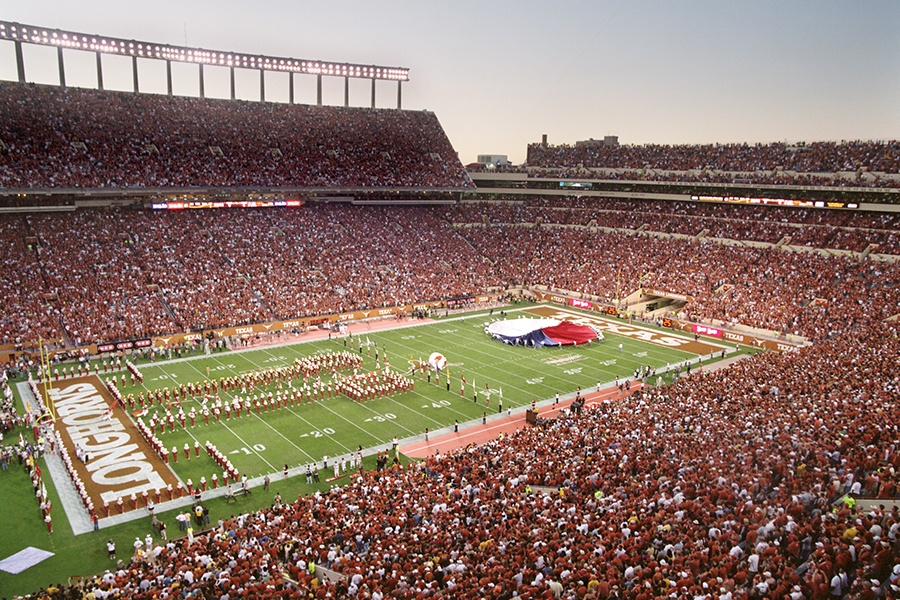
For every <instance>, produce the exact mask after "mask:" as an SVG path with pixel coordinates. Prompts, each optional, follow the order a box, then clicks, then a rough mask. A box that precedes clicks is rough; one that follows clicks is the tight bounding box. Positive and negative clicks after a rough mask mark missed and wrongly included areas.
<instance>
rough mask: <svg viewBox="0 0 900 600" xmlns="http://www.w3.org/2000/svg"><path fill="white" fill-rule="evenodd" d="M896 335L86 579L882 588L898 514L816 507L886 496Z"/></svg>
mask: <svg viewBox="0 0 900 600" xmlns="http://www.w3.org/2000/svg"><path fill="white" fill-rule="evenodd" d="M897 333H898V331H897V327H896V324H893V325H885V324H883V323H877V322H874V321H870V322H868V323H865V324H860V325H859V326H858V327H857V329H856V330H854V331H853V332H850V333H848V334H844V335H837V336H835V337H834V338H832V339H830V340H827V341H824V342H821V343H820V344H817V345H816V346H814V347H810V348H806V349H802V350H798V351H796V352H792V353H786V354H761V355H757V356H755V357H753V358H750V359H748V360H746V361H744V362H741V363H739V364H737V365H735V366H733V367H731V368H729V369H725V370H721V371H717V372H714V373H711V374H700V375H698V374H696V373H695V374H694V375H693V376H691V377H688V378H685V379H682V380H680V381H678V382H677V383H676V384H674V385H673V386H670V387H667V388H664V389H661V390H659V391H656V390H653V391H649V392H642V393H640V394H638V395H637V396H635V397H632V398H631V399H630V400H629V401H628V402H618V403H609V404H601V405H596V406H594V407H589V409H588V410H587V411H586V412H584V413H582V414H581V415H568V416H562V417H560V418H559V419H557V420H555V421H554V422H553V423H551V424H548V425H546V428H532V429H524V430H519V431H518V432H517V433H516V434H514V435H512V436H510V437H507V438H504V439H501V440H497V441H494V442H490V443H487V444H484V445H482V446H480V447H478V448H474V449H468V450H461V451H457V452H453V453H451V454H448V455H444V456H441V455H437V456H434V457H431V458H428V459H426V460H425V461H424V462H421V463H412V464H411V465H410V466H409V467H408V468H407V469H405V470H404V469H403V468H402V467H397V466H395V467H392V468H390V469H388V470H387V471H383V472H382V471H367V472H364V473H363V474H362V476H361V477H360V478H359V479H357V480H356V481H354V482H353V483H351V484H349V485H347V486H344V487H341V488H334V489H332V490H331V491H330V492H326V493H324V494H321V493H317V494H315V495H311V496H301V497H300V498H298V499H297V500H296V501H294V502H289V503H286V504H281V503H279V502H276V503H275V504H274V505H273V506H272V507H271V508H269V509H265V510H261V511H258V512H254V513H250V514H245V515H241V516H239V517H237V518H231V519H229V520H227V521H224V522H223V524H222V526H221V527H220V528H215V529H214V530H212V531H210V532H209V533H208V534H206V535H203V536H200V537H197V538H195V539H194V541H193V543H192V544H190V545H189V544H188V542H187V540H185V539H184V538H182V539H179V540H173V541H169V542H166V543H165V544H164V543H163V542H159V544H158V545H157V547H156V551H155V553H154V557H153V559H152V560H149V561H147V560H146V559H145V560H138V561H135V562H132V563H131V564H130V565H124V566H122V567H120V568H119V569H118V570H113V571H112V572H107V573H106V574H103V575H98V576H97V577H95V578H93V579H89V580H88V581H87V582H86V586H87V588H88V589H90V588H95V595H96V597H98V598H108V597H114V596H115V595H119V596H127V597H130V598H137V599H142V598H154V597H165V596H166V595H173V594H194V593H198V594H201V595H203V596H205V597H225V595H227V596H228V597H229V598H234V597H254V598H257V597H258V598H269V597H271V598H276V597H277V598H284V597H290V598H305V597H315V598H325V597H331V598H375V599H383V598H409V599H413V598H415V599H420V598H436V597H450V598H461V599H465V598H502V599H510V598H513V597H518V598H526V599H527V598H553V597H557V598H560V597H561V598H568V599H582V598H590V599H598V600H600V599H603V600H605V599H618V598H633V599H635V600H651V599H663V598H700V599H705V600H737V599H742V600H749V599H755V598H794V599H798V600H799V599H800V598H809V599H822V600H824V599H826V598H836V597H848V598H874V597H876V596H885V595H886V597H896V593H897V589H898V588H897V587H896V585H897V581H896V578H897V572H898V571H897V569H898V567H897V565H898V564H900V539H898V536H900V512H898V511H897V509H896V508H894V509H879V508H875V509H867V510H866V511H858V510H856V509H855V508H854V507H853V506H852V503H851V504H844V503H839V504H838V505H837V506H836V505H834V502H835V501H836V500H838V499H839V498H841V497H842V496H843V495H844V494H845V493H846V492H849V491H854V492H855V493H856V494H857V495H866V496H870V497H874V498H882V499H885V500H888V499H893V498H896V497H897V492H898V487H897V486H898V481H900V473H898V471H900V452H898V445H897V442H898V441H900V437H898V435H900V433H898V429H897V425H896V424H897V423H898V422H900V407H898V405H897V402H896V397H897V394H898V393H900V384H898V382H897V379H896V357H897V356H898V354H900V342H898V336H897ZM860 337H864V338H865V340H866V341H865V343H863V344H860V343H859V341H860ZM312 564H314V565H317V566H319V567H325V568H327V569H330V570H332V571H334V572H337V573H338V574H340V575H341V576H342V577H341V579H340V580H338V581H337V582H336V583H335V582H331V581H329V580H327V579H325V578H322V579H320V578H317V577H316V576H314V575H313V574H312V573H311V571H310V569H309V566H310V565H312ZM842 576H843V578H842ZM892 577H893V578H894V580H893V581H892V580H891V578H892ZM892 585H893V586H894V587H892ZM62 593H63V592H62V591H58V590H57V589H54V590H53V591H52V592H45V591H43V590H42V591H41V592H40V593H38V594H37V595H36V596H35V597H38V598H57V597H62V595H61V594H62Z"/></svg>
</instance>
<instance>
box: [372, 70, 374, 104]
mask: <svg viewBox="0 0 900 600" xmlns="http://www.w3.org/2000/svg"><path fill="white" fill-rule="evenodd" d="M372 108H375V78H374V77H373V78H372Z"/></svg>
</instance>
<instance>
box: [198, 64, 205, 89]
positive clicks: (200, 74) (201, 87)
mask: <svg viewBox="0 0 900 600" xmlns="http://www.w3.org/2000/svg"><path fill="white" fill-rule="evenodd" d="M198 66H199V67H200V71H199V77H200V97H201V98H206V89H205V88H204V87H203V63H200V64H199V65H198Z"/></svg>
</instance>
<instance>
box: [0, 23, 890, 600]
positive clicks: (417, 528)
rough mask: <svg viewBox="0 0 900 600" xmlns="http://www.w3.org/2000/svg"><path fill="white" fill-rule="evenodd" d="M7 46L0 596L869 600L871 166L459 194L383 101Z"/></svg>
mask: <svg viewBox="0 0 900 600" xmlns="http://www.w3.org/2000/svg"><path fill="white" fill-rule="evenodd" d="M0 44H5V45H6V46H5V47H8V48H11V49H12V50H13V53H14V55H15V59H16V60H15V72H16V74H17V77H16V78H15V79H14V80H9V81H0V245H2V257H3V258H2V261H0V265H2V269H0V289H2V290H3V292H2V294H3V311H2V319H0V362H2V364H3V366H4V368H3V371H2V373H0V385H2V391H3V399H2V406H0V424H2V440H0V447H2V456H0V459H2V474H0V490H2V492H3V498H4V502H3V506H4V509H3V510H2V511H0V523H2V528H0V531H2V533H0V597H4V598H13V597H15V598H18V597H28V598H40V599H55V598H91V599H94V598H99V599H104V600H105V599H107V598H129V599H131V598H134V599H144V598H146V599H162V598H209V599H213V598H218V599H225V600H233V599H235V598H371V599H377V600H381V599H384V598H410V599H413V598H415V599H424V598H473V599H474V598H479V599H480V598H496V599H511V598H532V599H533V598H567V599H582V598H590V599H597V600H605V599H613V598H615V599H626V598H627V599H634V600H655V599H663V598H675V599H681V598H693V599H701V600H738V599H747V600H750V599H756V598H759V599H762V598H773V599H783V598H790V599H791V600H800V599H802V598H806V599H825V598H878V597H885V598H896V597H897V594H898V584H900V582H898V578H900V539H898V538H900V509H898V507H900V490H898V481H900V473H898V470H900V427H898V424H900V403H898V398H900V359H898V357H900V339H898V329H900V328H898V323H897V319H898V317H900V294H898V292H897V290H898V288H900V265H898V261H900V208H898V207H900V194H898V191H897V190H898V188H900V141H843V142H830V141H818V142H816V141H814V142H805V143H796V144H788V143H770V144H732V145H719V144H711V145H679V146H672V145H621V144H619V143H618V141H617V139H615V138H614V136H609V137H607V138H606V139H603V140H599V141H594V140H591V141H590V142H585V143H578V144H575V145H566V144H563V145H554V144H550V143H548V142H547V140H546V139H542V140H540V141H538V140H535V141H534V142H532V143H531V144H529V145H528V147H527V149H526V150H527V159H526V161H525V163H524V164H522V165H517V166H514V165H510V164H488V163H487V162H479V163H472V164H468V165H464V164H463V162H462V161H461V160H460V158H459V155H458V153H457V150H456V149H455V147H454V143H453V140H451V139H450V137H449V136H448V134H447V133H446V131H445V129H444V127H443V126H442V124H441V121H440V120H439V117H440V115H438V114H435V113H433V112H429V111H423V110H410V109H405V108H403V101H404V96H403V90H404V87H403V86H404V85H406V84H407V82H408V81H409V79H410V77H411V74H410V70H409V69H407V68H404V67H397V66H378V65H366V64H362V63H360V64H350V63H344V62H334V63H328V62H322V61H308V60H303V59H296V58H290V57H281V56H269V55H265V54H246V53H243V52H240V51H235V50H228V49H227V47H228V46H229V42H228V41H227V40H226V41H225V43H223V44H222V46H223V48H224V49H222V50H207V49H202V48H194V47H190V46H187V45H184V46H176V45H170V44H162V43H158V42H154V41H153V40H149V41H147V40H133V39H124V38H123V39H119V38H115V37H103V36H102V35H100V33H98V32H87V33H85V32H80V31H67V30H59V29H48V28H44V27H41V26H39V25H33V24H22V23H18V22H12V21H0ZM34 48H40V49H41V51H49V52H55V54H54V56H58V59H59V60H58V65H59V66H58V80H59V81H58V84H55V85H50V84H36V83H30V79H29V76H28V74H27V72H26V70H27V63H28V61H27V60H26V57H27V56H29V54H28V53H29V52H34ZM54 48H55V51H54V50H53V49H54ZM47 49H49V50H47ZM243 50H251V51H252V48H244V49H243ZM74 51H77V52H79V53H82V54H84V53H87V54H88V55H92V56H96V78H97V81H98V83H99V85H97V86H96V87H95V88H85V87H76V86H72V85H67V84H66V82H67V75H68V72H67V68H66V67H67V63H66V60H67V56H70V54H68V53H71V52H74ZM109 56H115V57H116V59H117V60H120V61H124V62H121V63H120V64H124V65H126V67H127V65H133V84H134V85H133V91H115V90H110V89H105V88H104V85H103V81H104V60H108V57H109ZM139 59H140V64H145V63H146V62H148V61H149V62H154V63H158V64H159V65H160V68H161V69H162V68H164V69H165V74H166V82H167V92H168V93H154V94H151V93H142V92H141V91H140V90H141V86H142V81H141V71H140V69H139V67H138V65H139ZM129 61H130V62H129ZM183 64H189V65H192V66H195V67H196V66H198V65H199V68H198V70H197V71H195V73H196V72H199V82H198V83H197V86H198V88H199V94H198V95H196V96H184V95H178V94H177V93H174V92H173V89H174V87H177V78H178V77H179V76H183V74H182V75H179V74H180V73H182V72H180V71H178V66H179V65H183ZM173 66H174V69H175V74H174V75H173ZM204 67H205V68H207V69H208V70H210V69H213V68H216V69H220V70H221V72H223V73H226V74H230V75H229V76H230V89H231V97H230V98H217V97H207V96H206V94H205V93H204V89H205V88H204V85H205V84H204V82H205V79H204ZM128 68H130V67H128ZM236 69H239V70H243V71H250V72H253V73H258V74H259V87H260V90H259V97H260V99H259V100H258V101H249V100H242V99H240V98H238V97H236V94H235V71H236ZM270 72H277V73H281V74H284V73H287V79H286V80H287V81H288V85H289V91H288V95H289V101H288V102H273V101H267V94H271V93H272V90H271V89H270V88H267V87H266V83H267V81H269V80H267V79H266V77H265V74H266V73H270ZM301 80H302V81H304V82H306V84H307V85H314V86H315V87H316V90H317V102H316V103H315V104H304V103H301V102H299V101H295V87H294V86H295V81H301ZM173 81H174V85H173ZM323 81H325V82H326V83H325V84H323ZM329 81H330V82H332V84H334V82H336V85H338V86H340V85H343V90H344V105H343V106H331V105H326V104H325V103H323V101H322V89H323V85H329V84H328V83H327V82H329ZM351 81H352V82H353V85H354V86H356V87H355V88H354V89H359V84H360V82H361V85H362V86H363V87H364V89H366V91H367V92H368V90H369V89H370V90H371V95H370V101H369V102H368V105H367V106H365V107H356V106H351V105H350V101H349V96H350V93H349V90H350V89H351V85H350V84H351ZM376 92H378V93H379V94H380V95H381V96H382V101H381V104H383V102H384V100H383V97H384V95H385V94H387V95H388V97H389V101H390V103H391V104H392V107H391V108H384V107H377V105H378V104H379V103H378V102H376ZM298 95H299V94H298ZM367 96H368V94H367ZM367 100H368V98H367ZM394 100H396V106H395V107H394V106H393V104H394Z"/></svg>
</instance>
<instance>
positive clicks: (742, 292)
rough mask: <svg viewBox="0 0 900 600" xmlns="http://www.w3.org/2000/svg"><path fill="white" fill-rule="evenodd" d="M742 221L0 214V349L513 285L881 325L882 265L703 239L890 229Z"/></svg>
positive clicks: (794, 220) (728, 215)
mask: <svg viewBox="0 0 900 600" xmlns="http://www.w3.org/2000/svg"><path fill="white" fill-rule="evenodd" d="M714 208H721V209H722V212H723V215H724V216H722V217H716V216H713V215H714V212H713V209H714ZM741 208H744V207H731V206H724V207H719V206H716V207H710V206H708V205H704V204H694V205H692V206H682V205H680V204H678V205H675V206H670V205H669V204H667V203H661V202H651V203H648V204H647V205H643V204H641V203H638V202H631V201H622V200H610V201H603V202H601V203H599V204H598V205H597V207H594V206H592V205H590V204H589V203H587V202H586V201H584V200H583V199H582V200H574V201H573V202H572V203H571V204H570V205H566V204H564V203H562V202H561V201H560V200H552V201H530V202H529V203H527V204H522V203H509V202H500V203H465V204H459V205H454V206H452V207H446V208H443V207H442V208H433V209H432V208H427V207H357V206H347V205H343V204H325V203H310V204H307V205H305V206H303V207H300V208H296V209H281V210H262V209H261V210H244V211H230V212H224V211H222V210H206V211H190V212H181V211H178V212H173V211H142V210H132V209H116V210H79V211H74V212H71V213H65V214H57V215H53V216H50V215H44V214H34V215H28V216H21V215H18V216H14V215H4V216H0V244H3V245H4V247H5V249H6V251H7V252H6V253H5V254H4V258H3V262H2V263H0V264H2V267H0V283H2V284H3V286H4V288H5V289H7V290H9V293H8V295H7V305H6V307H7V310H5V311H4V316H3V318H2V320H0V343H5V344H19V345H22V344H29V343H31V344H33V343H34V342H35V341H36V340H37V339H38V337H41V338H42V339H44V340H48V339H49V340H59V339H66V340H69V341H70V342H71V343H73V344H75V345H80V344H89V343H99V342H105V341H112V340H119V339H129V338H131V339H134V338H139V337H146V336H149V335H152V334H161V335H165V334H169V333H172V332H177V331H191V330H198V329H202V328H213V327H220V326H228V325H232V326H233V325H242V324H246V323H254V322H265V321H273V320H279V319H280V320H285V319H293V318H305V317H311V316H315V315H321V314H329V313H335V312H344V311H350V310H366V309H370V308H381V307H386V306H397V305H404V304H412V303H416V302H419V301H423V300H437V299H441V298H453V297H462V296H466V295H471V294H477V293H482V292H483V291H484V290H485V289H487V288H489V287H493V286H508V285H511V284H529V285H534V284H537V285H548V286H551V287H555V288H561V289H569V290H576V291H582V292H585V293H588V294H591V295H594V296H597V297H598V298H601V299H603V300H604V301H606V302H610V303H611V302H612V301H614V300H616V298H617V297H618V298H621V297H624V296H626V295H628V294H629V293H631V292H632V291H634V290H635V289H637V288H638V287H640V286H643V287H649V288H653V289H664V290H667V291H670V292H675V293H679V294H685V295H688V296H691V297H693V298H695V299H696V302H695V303H692V304H691V305H690V306H689V307H688V314H689V315H690V316H693V317H701V318H704V319H714V320H718V321H721V322H723V323H734V324H745V325H754V326H761V327H764V328H766V329H771V330H775V331H780V332H784V333H804V332H818V334H821V332H823V331H825V329H824V328H823V327H822V325H823V324H824V323H825V322H827V321H829V320H831V321H833V322H838V323H845V322H848V321H852V320H853V319H854V318H856V317H855V314H856V313H858V312H859V310H860V306H862V305H861V304H860V302H861V300H862V297H863V296H865V297H866V298H868V301H867V302H866V303H865V306H869V307H872V309H873V310H875V311H876V313H877V314H883V316H890V314H888V313H889V311H890V306H891V304H890V301H889V300H888V298H887V296H888V295H889V294H888V292H889V290H890V289H891V286H893V285H896V283H897V281H898V278H900V275H898V268H897V266H895V265H894V264H892V263H888V262H882V261H879V260H873V259H869V260H863V261H859V260H858V259H857V258H855V257H852V256H822V255H820V254H818V253H807V252H788V251H783V250H781V249H778V248H772V247H767V248H757V247H745V244H738V245H730V244H721V243H718V242H717V241H715V240H711V239H709V238H730V239H732V240H739V241H741V242H745V241H763V242H769V243H772V244H774V243H777V242H779V241H783V242H788V243H789V245H801V246H802V245H807V246H810V247H813V248H815V247H821V248H835V247H837V248H838V249H852V250H855V251H863V250H865V249H866V248H868V247H869V245H870V244H877V246H875V248H876V252H877V253H884V254H892V253H893V254H900V231H898V229H897V226H898V223H897V220H896V217H895V216H889V215H888V216H885V215H870V214H864V213H844V212H841V213H833V212H823V211H813V210H798V209H792V210H788V209H779V208H768V207H746V208H745V210H746V211H747V213H748V215H749V217H750V218H744V219H741V218H739V217H740V215H741V214H742V213H741ZM754 217H755V218H754ZM536 224H539V225H540V226H535V225H536ZM558 225H563V226H558ZM568 225H597V226H599V227H601V229H597V230H593V229H591V228H585V227H568ZM611 229H614V231H611ZM72 231H78V232H79V234H80V235H77V236H73V235H71V234H70V232H72ZM648 232H659V233H661V234H664V235H648ZM673 233H681V234H683V235H684V236H685V237H682V238H675V237H672V236H671V235H670V234H673ZM701 233H702V234H703V238H702V239H692V238H694V236H697V235H698V234H701ZM788 282H794V285H785V284H786V283H788Z"/></svg>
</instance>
